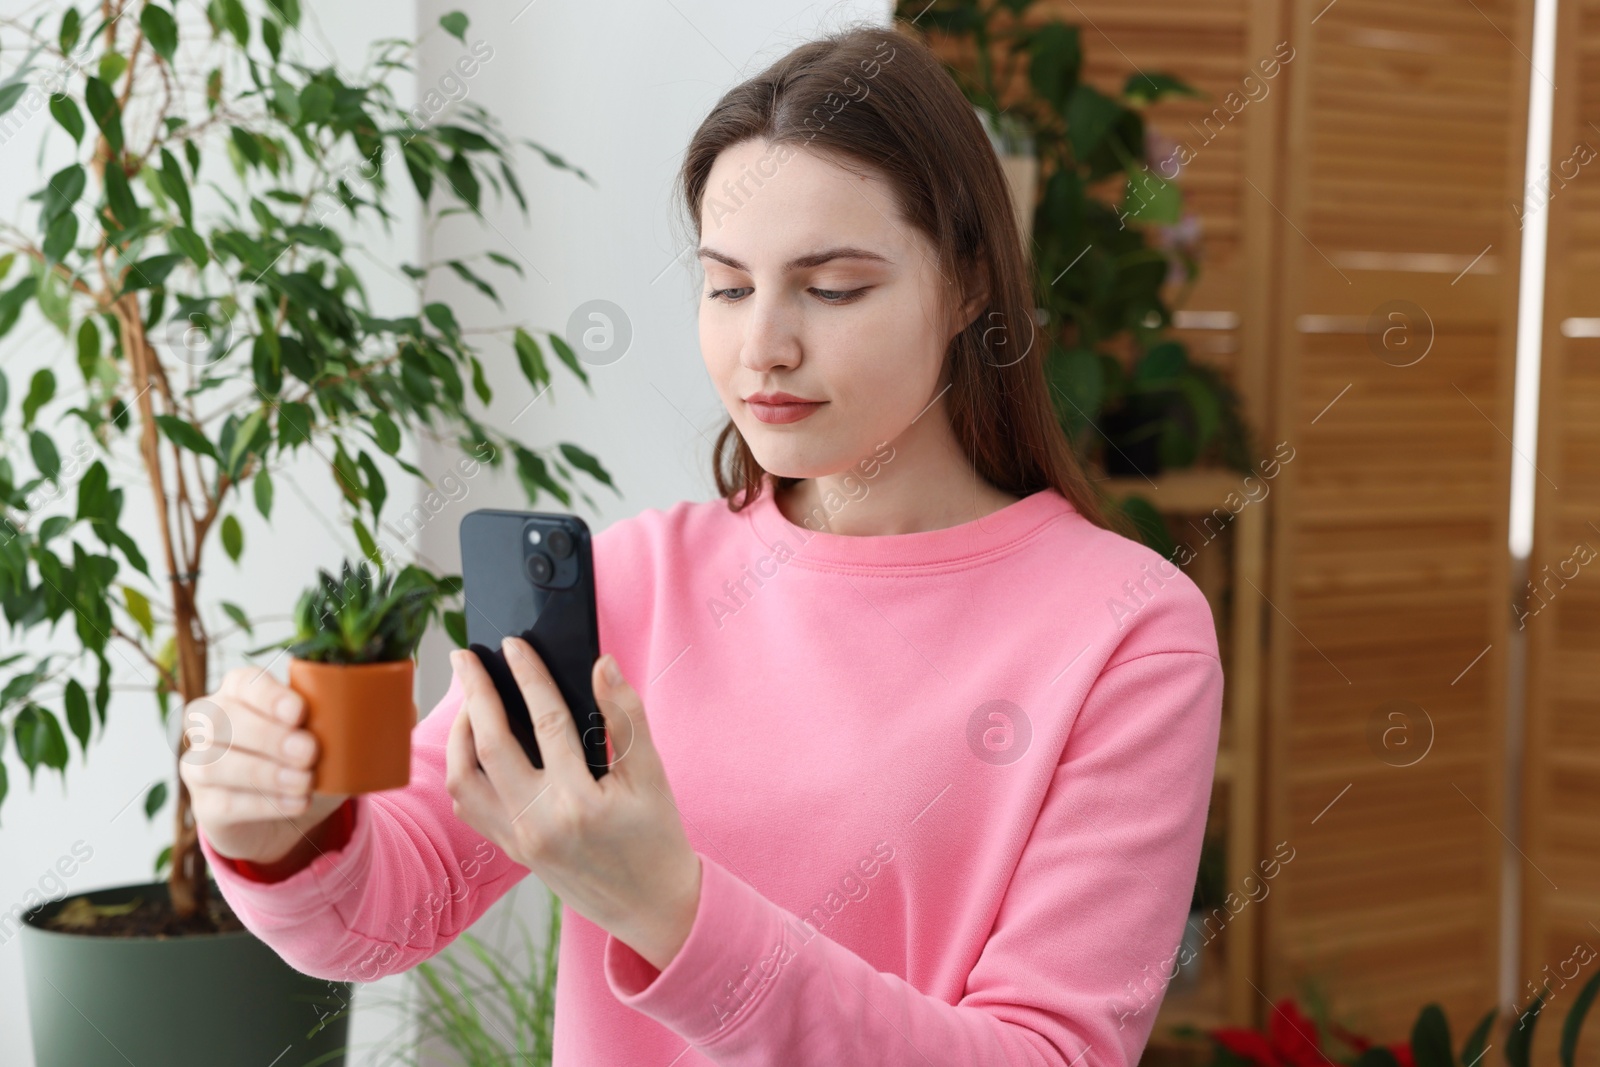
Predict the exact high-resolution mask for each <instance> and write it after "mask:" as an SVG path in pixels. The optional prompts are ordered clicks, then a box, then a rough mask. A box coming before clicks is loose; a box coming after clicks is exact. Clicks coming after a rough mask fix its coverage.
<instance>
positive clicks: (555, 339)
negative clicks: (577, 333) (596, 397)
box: [550, 333, 592, 391]
mask: <svg viewBox="0 0 1600 1067" xmlns="http://www.w3.org/2000/svg"><path fill="white" fill-rule="evenodd" d="M550 347H551V348H553V349H555V350H556V355H557V356H559V357H560V358H561V362H563V363H565V364H566V365H567V369H568V370H570V371H572V373H573V374H576V375H577V376H578V379H579V380H580V381H582V382H583V384H584V385H585V386H588V384H589V376H588V375H587V374H585V373H584V372H583V364H582V363H579V362H578V354H577V353H576V352H574V351H573V350H572V346H571V345H569V344H567V341H566V338H564V337H562V336H561V335H560V334H558V333H551V334H550ZM591 391H592V390H591Z"/></svg>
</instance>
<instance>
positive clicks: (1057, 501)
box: [744, 474, 1077, 570]
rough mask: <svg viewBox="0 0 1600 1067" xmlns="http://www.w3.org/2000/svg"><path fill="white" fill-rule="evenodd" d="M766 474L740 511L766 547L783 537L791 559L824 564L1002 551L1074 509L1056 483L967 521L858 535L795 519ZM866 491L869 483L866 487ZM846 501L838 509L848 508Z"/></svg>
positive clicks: (923, 563) (949, 558) (945, 559)
mask: <svg viewBox="0 0 1600 1067" xmlns="http://www.w3.org/2000/svg"><path fill="white" fill-rule="evenodd" d="M773 488H774V483H773V479H772V476H771V475H770V474H768V475H765V476H763V478H762V481H761V489H760V493H759V495H758V496H757V497H756V499H755V500H754V502H752V503H751V504H750V506H749V507H748V508H745V509H744V513H745V514H746V515H748V516H749V521H750V523H751V526H752V528H753V529H754V531H755V534H756V536H757V537H758V538H759V539H760V540H761V542H762V544H764V545H766V546H767V547H768V548H773V547H775V546H776V545H777V544H778V543H779V542H782V543H783V544H785V545H786V546H787V547H788V550H789V551H790V552H792V553H793V554H794V559H795V562H799V563H802V564H806V565H810V566H815V567H820V568H823V569H827V570H848V569H869V570H871V569H907V568H913V569H914V568H925V567H948V566H951V565H955V564H961V563H977V562H980V561H981V560H983V559H985V558H987V557H990V556H993V555H997V554H1000V553H1003V552H1005V551H1007V550H1008V549H1009V548H1011V547H1012V546H1014V545H1016V544H1017V543H1018V542H1021V541H1023V540H1025V539H1027V538H1028V537H1031V536H1032V535H1033V534H1034V533H1036V532H1037V531H1038V530H1039V529H1040V528H1041V527H1043V526H1045V525H1046V524H1048V523H1050V522H1053V521H1054V520H1056V519H1058V518H1061V517H1062V516H1063V515H1076V514H1077V512H1076V510H1075V509H1074V508H1073V506H1072V504H1071V502H1070V501H1068V500H1067V498H1066V497H1064V496H1062V495H1061V494H1060V493H1059V492H1057V491H1056V490H1054V489H1040V490H1039V491H1037V492H1034V493H1030V494H1029V495H1027V496H1025V497H1023V498H1022V499H1020V500H1016V501H1013V502H1012V503H1010V504H1007V505H1006V506H1005V507H1003V508H1000V509H999V510H997V511H993V512H991V513H990V514H988V515H985V516H983V517H982V518H978V519H973V520H972V521H970V522H963V523H958V524H957V525H955V526H946V527H943V528H941V529H937V530H920V531H918V532H916V533H903V534H875V535H870V536H858V535H852V534H837V533H828V532H826V531H819V530H813V529H811V528H810V527H808V526H801V525H797V524H795V523H793V522H791V521H790V520H789V517H788V516H787V515H785V514H784V513H783V511H782V509H780V508H779V507H778V503H777V498H776V497H775V496H774V494H773ZM869 491H870V489H869ZM849 507H850V503H849V502H848V501H847V502H846V503H844V505H843V507H842V508H841V509H840V510H839V511H838V512H836V514H842V513H843V512H844V511H845V510H848V508H849Z"/></svg>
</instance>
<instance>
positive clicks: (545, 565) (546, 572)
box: [527, 552, 556, 585]
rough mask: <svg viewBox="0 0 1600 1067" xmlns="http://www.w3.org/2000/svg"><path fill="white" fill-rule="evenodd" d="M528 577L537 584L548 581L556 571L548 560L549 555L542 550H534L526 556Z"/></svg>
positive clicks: (554, 566)
mask: <svg viewBox="0 0 1600 1067" xmlns="http://www.w3.org/2000/svg"><path fill="white" fill-rule="evenodd" d="M527 567H528V577H529V578H531V579H533V581H534V582H535V583H536V584H538V585H543V584H544V583H545V582H548V581H549V580H550V579H551V578H552V577H553V576H554V575H555V573H556V565H555V564H554V563H552V562H550V557H549V556H547V555H545V554H544V553H543V552H535V553H533V554H531V555H530V556H529V557H528V563H527Z"/></svg>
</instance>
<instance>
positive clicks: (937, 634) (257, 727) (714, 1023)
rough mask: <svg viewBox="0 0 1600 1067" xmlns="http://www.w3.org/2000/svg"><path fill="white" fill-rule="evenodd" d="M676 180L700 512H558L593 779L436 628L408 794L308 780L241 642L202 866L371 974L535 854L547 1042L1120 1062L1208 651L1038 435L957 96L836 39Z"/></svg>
mask: <svg viewBox="0 0 1600 1067" xmlns="http://www.w3.org/2000/svg"><path fill="white" fill-rule="evenodd" d="M681 191H682V193H683V198H684V206H685V208H686V209H687V211H688V213H689V216H690V217H691V218H692V219H693V220H694V222H693V226H694V230H695V237H696V247H697V248H698V251H699V256H700V261H701V263H702V265H703V267H704V271H705V278H706V288H705V292H704V294H703V298H702V300H701V303H700V311H699V321H700V343H701V348H702V352H703V355H704V358H705V361H706V367H707V369H708V371H709V372H710V376H711V379H712V381H713V382H714V383H715V385H716V388H717V391H718V393H719V395H720V396H721V398H722V401H723V403H724V404H725V405H726V406H727V409H728V413H729V415H730V422H729V424H728V426H727V427H725V428H724V430H723V432H722V434H721V436H720V438H719V439H718V442H717V450H716V455H715V457H714V467H715V471H716V480H717V486H718V489H719V491H720V492H721V493H722V496H723V499H718V500H715V501H711V502H708V503H690V502H683V503H679V504H677V505H674V506H673V507H671V508H670V509H667V510H665V511H662V510H659V509H650V510H647V511H645V512H644V513H642V514H640V515H637V516H635V517H634V518H632V519H629V520H626V521H623V522H619V523H616V524H615V525H613V526H610V527H608V528H607V529H605V530H604V531H602V532H601V533H600V534H598V535H597V536H596V538H595V541H594V558H595V566H596V572H597V582H598V591H597V596H598V598H599V611H600V639H601V646H602V648H604V649H605V650H606V651H607V654H606V655H604V656H602V657H601V659H600V661H599V662H597V663H596V665H595V670H594V678H593V682H594V687H595V693H596V696H597V698H598V699H599V701H600V704H601V707H602V708H604V709H605V710H606V718H607V722H608V726H609V731H610V737H611V747H612V760H613V770H612V772H611V773H610V774H609V775H607V776H606V777H605V778H603V779H601V780H600V781H599V782H596V781H594V780H593V779H592V778H590V777H589V775H588V773H587V771H586V769H585V767H584V765H583V760H582V756H581V754H580V751H579V747H578V738H577V734H576V730H575V727H574V726H573V725H572V722H571V720H570V719H569V718H568V716H567V712H566V709H565V706H564V705H563V704H562V703H561V700H560V697H559V695H557V694H556V693H555V691H554V689H553V687H551V686H547V685H543V684H541V682H540V674H541V665H540V664H539V663H538V660H537V656H536V655H535V654H534V653H533V651H532V649H531V648H529V647H528V646H527V645H526V644H523V643H521V642H520V641H513V642H511V643H510V644H508V645H507V646H506V650H507V653H508V658H510V659H511V661H512V664H513V669H514V673H515V674H516V677H517V679H518V682H519V684H520V685H521V687H522V689H523V692H524V694H525V695H526V698H527V700H528V703H529V706H530V708H533V709H534V715H535V718H536V720H537V722H536V730H537V735H538V738H539V742H540V747H541V750H542V751H543V752H544V753H545V760H546V767H545V768H544V769H542V770H536V769H535V768H533V767H532V765H531V764H530V763H529V762H528V761H527V759H526V757H525V756H524V755H523V753H522V751H521V749H520V748H519V746H518V745H517V744H516V742H515V741H514V740H513V738H512V737H511V735H510V733H509V731H508V729H507V726H506V722H505V715H504V710H503V708H502V707H501V704H500V701H499V699H498V697H497V696H496V694H495V692H494V690H493V688H492V686H491V684H490V683H489V681H488V678H487V676H486V674H485V673H484V671H483V670H482V668H481V666H480V665H479V664H478V662H477V660H476V659H475V658H474V657H473V656H471V655H470V654H469V653H463V652H461V651H457V652H455V653H452V663H453V665H454V668H455V675H454V678H453V679H452V682H451V685H450V689H449V691H448V692H447V693H446V694H445V696H444V698H443V699H442V700H441V701H440V703H439V704H438V706H436V707H435V708H434V709H433V711H432V713H431V714H429V715H428V716H427V718H425V719H424V720H422V721H421V722H420V723H419V724H418V725H417V727H416V730H415V733H414V734H413V757H412V759H413V762H412V776H411V783H410V785H408V786H407V787H406V788H404V789H402V790H396V791H391V792H385V793H377V794H366V795H361V796H356V797H352V798H345V797H328V796H320V795H317V796H312V795H310V794H309V792H308V789H309V784H308V783H309V771H308V770H307V768H308V767H309V766H310V765H311V762H312V759H313V758H314V753H313V748H314V745H313V744H312V742H311V738H310V735H309V733H308V732H307V731H306V730H304V729H301V728H297V724H298V723H299V722H300V721H301V716H302V713H303V709H302V708H301V706H300V703H299V701H298V698H297V697H296V696H295V695H294V694H293V693H291V692H290V691H289V690H287V689H286V688H285V687H284V686H282V685H281V684H280V683H278V682H277V681H275V680H274V679H272V678H271V677H270V676H268V675H266V674H265V673H264V672H262V673H259V674H257V673H256V672H251V671H246V670H242V669H241V670H236V671H233V672H230V673H229V675H228V679H227V682H226V683H225V684H224V686H223V688H222V690H221V691H220V692H219V693H217V694H215V695H213V696H212V697H211V698H210V699H212V700H213V701H214V702H215V703H216V704H218V705H220V706H222V707H223V708H224V709H225V710H226V712H227V713H228V714H229V716H230V717H231V718H232V720H233V723H232V728H233V736H234V738H235V742H234V748H233V749H232V750H230V751H229V752H228V753H227V755H226V756H225V757H224V758H223V759H221V760H218V761H216V762H215V763H212V764H210V765H207V766H193V767H186V768H185V770H184V780H185V782H186V783H187V784H188V786H189V788H190V789H191V790H192V791H193V794H194V807H195V812H196V816H197V819H198V821H199V824H200V828H201V842H202V847H203V848H204V850H205V853H206V856H207V858H208V859H209V860H210V862H211V864H212V865H213V868H214V870H215V873H216V878H217V881H218V884H219V885H220V887H221V889H222V892H223V894H224V895H225V896H226V897H227V899H228V901H229V903H230V904H232V906H233V907H234V909H235V910H236V911H237V912H238V913H239V915H240V917H241V918H242V919H243V921H244V922H245V923H246V925H247V926H249V927H250V928H251V929H252V930H254V931H255V932H256V933H257V934H258V935H260V936H261V937H262V938H263V939H264V940H265V941H267V943H268V944H270V945H272V946H273V947H274V948H275V949H276V950H277V951H278V952H279V953H280V954H281V955H282V956H283V957H284V958H285V959H286V960H288V961H289V962H290V963H292V964H293V965H295V966H296V967H298V968H299V969H301V970H302V971H305V972H307V973H309V974H313V975H317V976H321V977H327V978H338V979H356V980H372V979H376V978H378V977H380V976H382V975H387V974H392V973H395V972H397V971H401V970H404V969H406V968H408V967H411V966H412V965H414V964H416V963H417V962H419V961H421V960H424V959H427V958H429V957H430V956H432V955H433V954H434V953H436V952H438V951H439V950H440V949H441V948H443V947H444V946H445V945H447V944H448V943H449V942H450V941H451V940H452V939H454V938H455V937H456V936H457V935H458V934H459V933H460V932H461V931H462V930H464V929H465V928H466V927H467V926H469V925H470V924H471V923H472V922H473V921H474V920H475V919H477V918H478V917H479V916H480V915H481V914H482V913H483V912H484V910H485V909H487V908H488V907H489V905H490V904H492V903H493V902H494V901H495V900H496V899H498V898H499V897H500V896H501V895H502V894H503V893H504V892H505V891H506V890H507V889H508V888H510V887H511V886H512V885H513V884H515V883H516V882H517V881H518V880H520V879H521V878H523V877H524V876H526V875H527V874H528V873H530V872H532V873H533V874H534V875H536V876H537V877H538V878H539V879H541V880H542V881H543V882H545V883H546V884H547V885H548V886H549V887H550V888H551V889H552V890H553V891H555V892H556V893H557V894H558V895H559V896H560V897H561V898H562V901H563V903H564V905H565V907H566V911H565V913H564V916H563V918H564V929H563V936H562V940H561V949H560V958H559V964H558V972H557V973H558V983H557V991H556V1024H555V1037H554V1054H555V1062H556V1063H557V1064H562V1065H580V1064H581V1065H584V1067H590V1065H600V1064H624V1063H625V1064H645V1065H660V1067H666V1065H667V1064H689V1063H720V1064H738V1065H749V1067H755V1065H758V1064H760V1065H766V1064H785V1065H794V1064H799V1065H813V1064H814V1065H818V1067H822V1065H827V1067H837V1065H839V1064H845V1063H873V1064H908V1065H909V1064H918V1065H923V1067H926V1065H928V1064H941V1065H942V1064H952V1065H953V1064H963V1065H970V1064H996V1065H999V1064H1041V1065H1042V1064H1050V1065H1058V1067H1064V1065H1067V1064H1085V1065H1088V1064H1095V1065H1101V1064H1105V1065H1131V1064H1134V1063H1136V1062H1137V1061H1138V1059H1139V1055H1140V1052H1141V1050H1142V1049H1143V1047H1144V1044H1145V1042H1146V1040H1147V1038H1148V1036H1149V1033H1150V1029H1151V1026H1152V1024H1153V1022H1154V1017H1155V1013H1156V1008H1157V1006H1158V1004H1159V999H1160V997H1161V995H1162V993H1163V991H1164V989H1165V984H1166V982H1167V981H1168V980H1169V979H1170V977H1171V975H1172V974H1173V973H1174V971H1175V969H1176V965H1175V962H1174V957H1175V952H1176V948H1175V946H1177V944H1178V943H1179V940H1180V937H1181V933H1182V929H1183V924H1184V919H1185V916H1186V913H1187V910H1188V905H1189V902H1190V898H1191V892H1192V889H1193V885H1194V877H1195V871H1196V867H1197V864H1198V860H1199V853H1200V845H1201V837H1202V833H1203V829H1204V824H1205V818H1206V812H1207V806H1208V804H1209V798H1210V788H1211V778H1212V769H1213V763H1214V760H1215V756H1216V747H1217V739H1218V729H1219V721H1220V714H1221V700H1222V670H1221V665H1220V663H1219V661H1218V657H1217V643H1216V636H1215V633H1214V630H1213V626H1212V620H1211V614H1210V611H1209V608H1208V606H1207V604H1206V601H1205V599H1204V597H1203V596H1202V595H1201V594H1200V593H1199V591H1198V590H1197V589H1196V587H1195V586H1194V585H1193V583H1191V582H1190V581H1189V579H1188V578H1186V577H1185V576H1183V575H1182V574H1181V573H1180V572H1179V571H1178V570H1177V569H1176V568H1174V567H1172V566H1171V565H1170V564H1168V563H1167V562H1166V561H1165V560H1163V559H1161V557H1160V556H1159V555H1157V554H1156V553H1154V552H1152V551H1150V550H1149V549H1147V548H1145V547H1144V546H1142V545H1140V544H1138V543H1137V542H1135V541H1133V540H1130V539H1129V538H1127V537H1125V536H1123V535H1122V534H1120V533H1118V532H1114V531H1113V530H1111V529H1109V528H1107V526H1106V521H1105V519H1104V518H1103V517H1102V515H1101V513H1100V511H1099V509H1098V508H1097V506H1096V502H1095V497H1094V495H1093V493H1092V491H1091V490H1090V489H1089V488H1088V486H1087V484H1086V482H1085V479H1084V476H1083V474H1082V472H1081V471H1080V470H1079V468H1078V467H1077V465H1076V464H1075V462H1074V459H1073V456H1072V453H1071V451H1070V449H1069V446H1068V443H1067V442H1066V440H1065V439H1064V437H1063V435H1062V433H1061V430H1060V429H1059V426H1058V423H1057V422H1056V419H1055V417H1054V415H1053V413H1052V409H1051V405H1050V400H1049V395H1048V392H1047V387H1046V384H1045V378H1044V374H1043V371H1042V367H1041V357H1042V356H1043V354H1044V350H1045V348H1046V345H1045V344H1044V342H1043V339H1042V338H1041V339H1038V343H1037V344H1036V343H1035V337H1034V334H1033V330H1032V324H1033V319H1032V309H1033V304H1034V301H1033V299H1032V294H1031V293H1030V291H1029V286H1028V283H1027V281H1026V277H1027V267H1026V264H1025V261H1024V258H1023V254H1022V249H1021V248H1020V247H1018V241H1017V238H1016V229H1015V224H1014V222H1013V216H1012V208H1011V205H1010V202H1009V199H1008V195H1007V192H1006V187H1005V184H1004V181H1003V178H1002V175H1001V171H1000V167H999V165H998V162H997V160H996V159H995V156H994V154H993V151H992V149H991V148H990V145H989V143H988V141H987V140H986V138H985V135H984V132H983V130H982V127H981V125H980V123H979V121H978V119H977V118H976V116H975V114H974V112H973V110H972V108H971V107H970V106H969V105H968V104H967V103H966V102H965V101H964V100H963V99H962V97H961V94H960V93H959V92H958V91H957V89H956V87H955V86H954V84H953V83H952V82H951V80H950V79H949V77H948V76H947V75H946V73H945V72H944V71H943V69H942V68H941V67H940V65H939V63H938V62H937V61H936V59H935V58H934V57H933V56H932V55H931V53H929V52H928V51H927V49H926V48H924V47H923V46H922V45H920V44H919V43H917V42H916V41H914V40H909V39H907V38H905V37H902V36H900V35H898V34H897V33H895V32H893V31H891V30H883V29H859V30H853V31H849V32H844V33H840V34H836V35H834V36H831V37H828V38H825V39H822V40H819V41H815V42H812V43H808V44H806V45H804V46H802V47H800V48H798V49H796V50H795V51H794V52H792V53H791V54H789V55H788V56H786V57H785V58H783V59H782V60H780V61H779V62H777V63H776V64H774V65H773V66H772V67H771V68H770V69H768V70H767V71H765V72H763V73H762V74H760V75H759V76H757V77H755V78H753V79H751V80H750V81H748V82H746V83H744V84H742V85H740V86H738V87H736V88H734V89H733V90H731V91H730V92H729V93H728V94H727V95H726V96H724V97H723V99H722V100H721V101H720V102H719V103H718V104H717V106H716V108H715V109H714V110H713V112H712V113H711V115H710V116H709V117H708V118H707V119H706V120H705V122H704V123H703V124H702V125H701V127H700V129H699V130H698V131H697V132H696V134H695V136H694V139H693V141H692V143H691V144H690V146H689V150H688V153H687V158H686V161H685V163H684V167H683V171H682V174H681ZM1019 324H1020V325H1019ZM613 666H615V667H620V672H621V673H620V677H625V678H626V679H628V680H629V681H626V682H624V681H615V680H612V679H611V678H610V677H608V669H609V668H611V667H613ZM630 683H631V684H630ZM296 746H299V747H296ZM480 760H481V762H482V765H483V766H482V769H481V770H479V769H478V767H477V762H478V761H480Z"/></svg>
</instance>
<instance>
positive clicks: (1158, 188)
mask: <svg viewBox="0 0 1600 1067" xmlns="http://www.w3.org/2000/svg"><path fill="white" fill-rule="evenodd" d="M1120 217H1122V218H1130V219H1136V220H1138V221H1139V222H1162V223H1167V224H1169V225H1170V224H1172V223H1175V222H1177V221H1179V220H1180V219H1182V218H1183V193H1182V192H1181V191H1180V190H1179V189H1178V185H1177V183H1176V182H1171V181H1168V180H1167V179H1166V178H1163V177H1161V175H1159V174H1157V173H1156V172H1155V171H1153V170H1150V169H1149V168H1148V167H1146V168H1144V169H1143V170H1142V171H1134V170H1130V171H1128V181H1127V185H1126V186H1125V187H1124V189H1123V193H1122V215H1121V216H1120Z"/></svg>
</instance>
